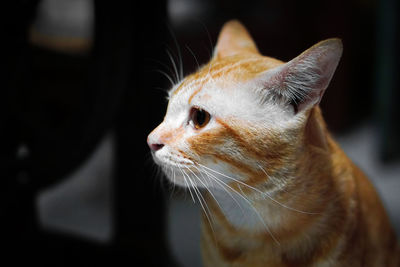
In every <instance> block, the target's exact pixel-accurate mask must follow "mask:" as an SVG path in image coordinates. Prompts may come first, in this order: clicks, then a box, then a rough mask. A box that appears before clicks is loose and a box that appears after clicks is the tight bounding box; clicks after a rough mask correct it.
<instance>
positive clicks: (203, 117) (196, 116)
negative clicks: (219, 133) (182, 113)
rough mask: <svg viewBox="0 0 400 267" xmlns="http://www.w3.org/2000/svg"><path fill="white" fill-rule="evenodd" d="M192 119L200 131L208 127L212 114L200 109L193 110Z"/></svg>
mask: <svg viewBox="0 0 400 267" xmlns="http://www.w3.org/2000/svg"><path fill="white" fill-rule="evenodd" d="M191 119H192V121H193V125H194V127H195V128H196V129H200V128H202V127H204V126H206V125H207V123H208V121H209V120H210V114H209V113H208V112H207V111H205V110H203V109H200V108H193V109H192V112H191Z"/></svg>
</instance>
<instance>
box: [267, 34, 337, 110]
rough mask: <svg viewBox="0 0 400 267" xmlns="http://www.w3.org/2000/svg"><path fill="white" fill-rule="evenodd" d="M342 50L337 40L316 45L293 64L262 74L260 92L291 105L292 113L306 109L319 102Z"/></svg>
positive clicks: (292, 61)
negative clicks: (266, 91) (264, 90)
mask: <svg viewBox="0 0 400 267" xmlns="http://www.w3.org/2000/svg"><path fill="white" fill-rule="evenodd" d="M342 50H343V47H342V42H341V40H340V39H336V38H334V39H328V40H325V41H322V42H319V43H318V44H316V45H314V46H312V47H311V48H309V49H308V50H306V51H305V52H303V53H302V54H300V55H299V56H297V57H296V58H294V59H293V60H291V61H289V62H287V63H285V64H283V65H281V66H279V67H277V68H274V69H271V70H269V71H267V72H266V73H264V74H262V76H264V77H262V81H263V88H264V89H266V90H268V91H269V92H268V93H269V94H271V93H272V95H275V97H276V98H280V99H282V98H283V99H284V100H285V101H286V102H288V103H290V104H291V105H293V107H294V110H295V112H296V113H297V112H300V111H302V110H306V109H309V108H311V107H313V106H315V105H317V104H319V102H320V101H321V98H322V95H323V94H324V92H325V89H326V88H327V87H328V85H329V82H330V80H331V78H332V76H333V73H334V72H335V69H336V67H337V65H338V63H339V60H340V57H341V55H342ZM270 90H271V91H270Z"/></svg>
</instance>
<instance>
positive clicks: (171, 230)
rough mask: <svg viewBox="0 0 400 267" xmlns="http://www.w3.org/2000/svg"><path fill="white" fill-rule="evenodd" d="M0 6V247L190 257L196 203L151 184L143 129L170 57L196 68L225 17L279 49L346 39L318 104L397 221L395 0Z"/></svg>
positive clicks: (151, 120)
mask: <svg viewBox="0 0 400 267" xmlns="http://www.w3.org/2000/svg"><path fill="white" fill-rule="evenodd" d="M3 13H4V15H5V16H6V15H7V14H9V16H6V17H7V19H6V23H5V27H4V29H5V33H6V35H5V38H4V40H3V43H4V44H5V48H3V55H4V58H5V59H6V60H5V62H6V63H5V64H4V65H5V66H6V68H5V69H6V72H5V78H4V79H3V89H2V90H1V96H0V157H1V158H0V175H1V178H2V180H3V184H2V186H1V187H0V190H1V193H0V216H1V217H0V232H1V236H2V240H3V244H5V247H6V249H2V250H1V254H0V255H4V256H7V257H10V258H12V259H14V261H21V262H29V263H32V262H37V263H44V262H49V263H54V262H57V263H58V264H59V265H62V264H63V263H65V265H67V264H71V263H79V262H85V263H86V262H91V263H105V262H109V263H112V264H114V265H117V266H118V265H119V264H120V263H122V262H124V264H132V265H133V266H136V265H140V266H178V264H181V265H183V266H201V262H200V256H199V249H198V239H199V226H198V222H199V218H198V217H199V216H198V207H197V206H194V205H190V204H189V203H187V202H184V200H182V199H181V198H180V197H179V196H178V197H172V198H170V197H169V195H170V192H168V190H167V192H165V191H164V190H163V188H166V187H167V186H166V185H165V184H163V183H160V179H159V178H160V177H157V176H156V175H154V170H155V168H154V166H153V164H152V163H151V157H150V155H149V151H148V148H147V144H146V137H147V134H148V133H149V132H150V131H151V130H152V129H153V128H154V127H155V126H156V125H157V124H158V123H159V122H160V121H161V120H162V118H163V115H164V112H165V108H166V100H165V95H166V94H165V90H167V89H168V88H169V87H170V84H169V81H168V79H167V78H166V77H165V76H164V75H162V74H161V73H160V72H165V73H168V74H169V75H173V64H172V63H171V61H170V56H171V57H172V58H174V60H175V62H177V63H178V64H180V63H179V62H180V58H179V57H181V61H182V64H181V65H182V67H183V71H184V73H185V74H188V73H190V72H193V71H195V70H196V68H197V67H198V64H203V63H206V62H207V61H208V60H209V59H210V57H211V55H212V49H213V46H214V45H215V42H216V40H217V37H218V33H219V31H220V29H221V26H222V25H223V23H224V22H226V21H227V20H229V19H239V20H240V21H241V22H242V23H243V24H244V25H245V26H246V27H247V28H248V30H249V32H250V33H251V35H252V36H253V38H254V39H255V41H256V43H257V45H258V47H259V50H260V51H261V52H262V53H263V54H265V55H268V56H272V57H276V58H278V59H281V60H284V61H288V60H290V59H292V58H293V57H295V56H297V55H298V54H300V53H301V52H302V51H304V50H305V49H307V48H309V47H310V46H312V45H313V44H315V43H317V42H318V41H321V40H323V39H325V38H330V37H339V38H341V39H342V40H343V45H344V54H343V57H342V60H341V62H340V64H339V67H338V69H337V71H336V74H335V76H334V78H333V80H332V82H331V85H330V87H329V88H328V90H327V92H326V94H325V96H324V98H323V101H322V103H321V107H322V110H323V113H324V116H325V118H326V120H327V123H328V126H329V128H330V129H331V131H332V132H333V133H334V134H335V135H336V136H337V138H338V140H339V142H340V144H341V145H342V146H343V148H344V150H345V151H346V152H347V153H348V154H349V155H350V157H351V158H352V159H353V160H354V161H355V162H356V163H357V164H359V165H360V166H361V167H362V168H363V169H364V170H365V171H366V172H367V173H368V174H369V175H370V176H371V179H372V181H373V182H374V183H375V185H376V186H377V188H378V191H379V192H380V194H381V196H382V197H383V201H384V203H385V205H386V207H387V209H388V211H389V215H390V216H391V219H392V221H393V222H394V224H395V226H396V229H397V231H398V233H399V227H400V226H399V225H400V199H399V196H398V195H399V194H398V192H399V190H400V161H399V156H400V139H399V137H400V126H399V123H398V117H399V116H400V114H399V109H397V108H396V105H397V101H399V100H400V96H399V89H400V88H399V78H398V77H399V76H398V75H397V72H398V71H399V62H400V57H399V49H398V47H400V43H399V28H398V25H399V4H398V3H397V1H395V0H381V1H376V0H375V1H374V0H353V1H344V0H336V1H333V0H327V1H306V2H304V1H302V2H301V1H300V2H299V1H294V0H292V1H289V0H286V1H278V0H272V1H256V0H247V1H238V0H230V1H227V0H218V1H212V0H169V1H165V0H164V1H140V2H138V1H119V2H115V1H99V0H98V1H93V0H42V1H39V0H36V1H33V0H31V1H28V0H15V1H13V2H12V3H11V4H4V5H3ZM167 51H168V52H167ZM169 55H170V56H169ZM3 247H4V246H3ZM177 262H179V263H177ZM139 263H140V264H139Z"/></svg>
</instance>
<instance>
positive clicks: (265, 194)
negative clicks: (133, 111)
mask: <svg viewBox="0 0 400 267" xmlns="http://www.w3.org/2000/svg"><path fill="white" fill-rule="evenodd" d="M202 166H203V167H204V168H206V169H208V170H210V171H212V172H214V173H217V174H219V175H221V176H223V177H225V178H228V179H230V180H232V181H234V182H236V183H239V184H242V185H244V186H246V187H247V188H250V189H252V190H254V191H256V192H257V193H260V194H261V195H263V196H266V197H267V198H269V199H270V200H271V201H273V202H274V203H276V204H278V205H280V206H282V207H284V208H286V209H288V210H292V211H295V212H299V213H303V214H310V215H311V214H314V215H315V214H320V213H316V212H307V211H302V210H298V209H295V208H292V207H289V206H287V205H285V204H283V203H281V202H279V201H277V200H276V199H274V198H273V197H271V195H269V194H268V193H266V192H262V191H261V190H259V189H257V188H255V187H253V186H250V185H248V184H246V183H245V182H242V181H240V180H237V179H235V178H233V177H230V176H228V175H226V174H223V173H220V172H218V171H216V170H213V169H211V168H208V167H206V166H204V165H202Z"/></svg>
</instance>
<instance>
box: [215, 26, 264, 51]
mask: <svg viewBox="0 0 400 267" xmlns="http://www.w3.org/2000/svg"><path fill="white" fill-rule="evenodd" d="M246 52H247V53H258V49H257V46H256V44H255V43H254V41H253V39H252V38H251V36H250V34H249V33H248V32H247V30H246V28H245V27H244V26H243V25H242V24H241V23H240V22H239V21H237V20H231V21H228V22H227V23H225V25H224V26H223V27H222V30H221V32H220V34H219V37H218V42H217V45H216V47H215V52H214V58H215V57H217V58H224V57H228V56H232V55H236V54H242V53H246Z"/></svg>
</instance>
